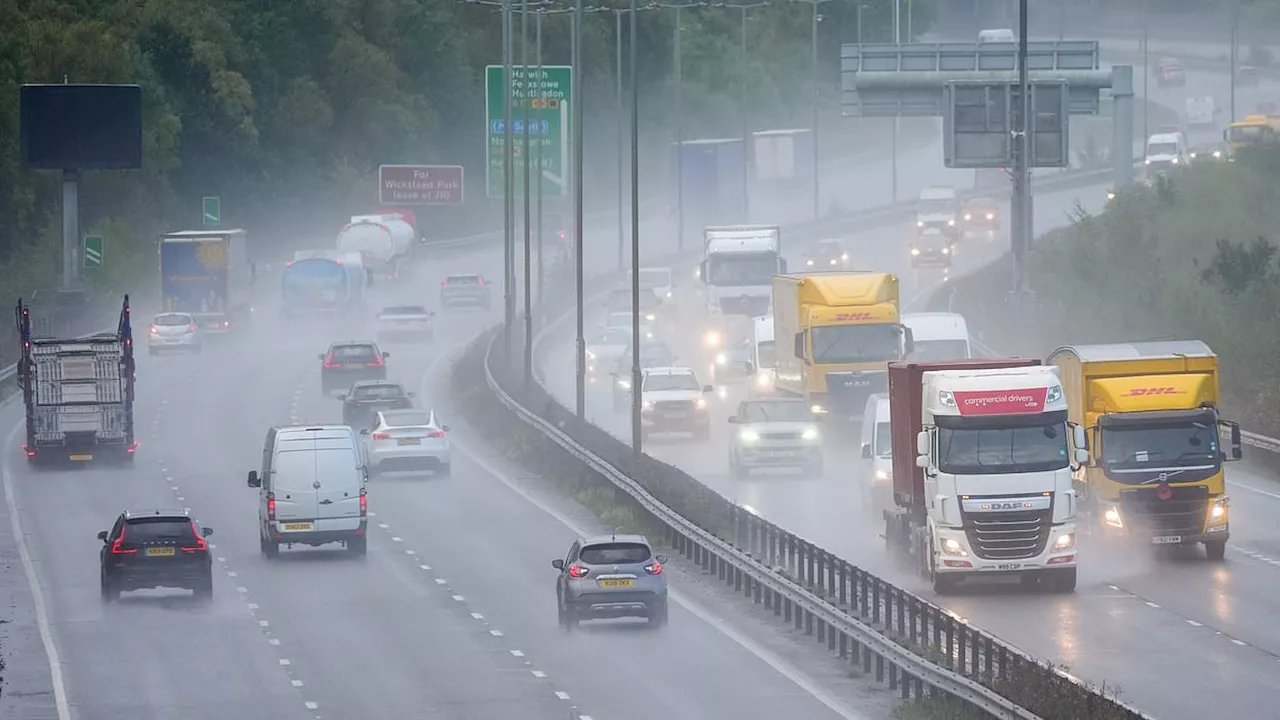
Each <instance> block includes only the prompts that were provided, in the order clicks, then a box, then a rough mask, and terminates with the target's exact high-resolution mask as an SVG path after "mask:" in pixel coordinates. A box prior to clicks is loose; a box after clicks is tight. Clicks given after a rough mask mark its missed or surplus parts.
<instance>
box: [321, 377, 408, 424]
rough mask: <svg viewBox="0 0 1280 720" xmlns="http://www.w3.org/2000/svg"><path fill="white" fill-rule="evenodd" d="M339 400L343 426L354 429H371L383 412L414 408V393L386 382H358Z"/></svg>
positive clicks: (398, 385) (401, 386) (394, 383)
mask: <svg viewBox="0 0 1280 720" xmlns="http://www.w3.org/2000/svg"><path fill="white" fill-rule="evenodd" d="M338 399H339V400H341V401H342V424H343V425H350V426H351V427H354V428H362V427H369V425H371V424H372V423H373V421H375V420H376V419H377V416H378V413H379V412H381V411H383V410H408V409H411V408H412V407H413V393H411V392H409V391H407V390H405V389H404V386H403V385H401V384H400V383H398V382H388V381H386V380H357V381H356V382H354V383H352V384H351V389H349V390H348V391H347V392H345V393H342V394H341V395H339V396H338Z"/></svg>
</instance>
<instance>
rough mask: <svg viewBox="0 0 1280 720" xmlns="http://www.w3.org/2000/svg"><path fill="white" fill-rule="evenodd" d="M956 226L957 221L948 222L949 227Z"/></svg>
mask: <svg viewBox="0 0 1280 720" xmlns="http://www.w3.org/2000/svg"><path fill="white" fill-rule="evenodd" d="M955 224H956V221H955V220H948V221H947V225H948V226H949V227H954V226H955Z"/></svg>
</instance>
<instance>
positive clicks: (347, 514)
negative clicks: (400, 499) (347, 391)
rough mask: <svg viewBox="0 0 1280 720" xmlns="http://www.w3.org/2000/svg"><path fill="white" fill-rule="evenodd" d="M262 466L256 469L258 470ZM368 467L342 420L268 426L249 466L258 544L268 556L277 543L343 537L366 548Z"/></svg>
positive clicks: (360, 551) (352, 548) (351, 547)
mask: <svg viewBox="0 0 1280 720" xmlns="http://www.w3.org/2000/svg"><path fill="white" fill-rule="evenodd" d="M259 472H261V474H259ZM368 479H369V477H368V468H367V467H366V465H365V462H364V458H363V455H362V453H361V452H360V447H359V445H358V444H357V441H356V433H355V430H352V429H351V428H350V427H348V426H346V425H318V426H313V427H304V426H292V427H273V428H270V429H269V430H267V438H266V442H265V448H264V449H263V452H262V469H261V471H258V470H250V471H249V479H248V484H249V487H251V488H257V490H258V542H259V549H260V550H261V552H262V554H263V555H264V556H266V557H267V558H268V559H270V558H274V557H276V556H277V555H279V554H280V546H281V545H285V546H287V547H293V546H294V545H310V546H312V547H315V546H317V545H326V544H329V543H343V544H345V545H346V547H347V552H349V553H351V554H352V555H357V556H363V555H364V554H365V553H366V552H367V551H368V537H369V536H368V532H367V531H368V523H369V517H368V516H369V503H368V500H369V498H368V495H367V493H366V488H365V485H366V483H367V482H368Z"/></svg>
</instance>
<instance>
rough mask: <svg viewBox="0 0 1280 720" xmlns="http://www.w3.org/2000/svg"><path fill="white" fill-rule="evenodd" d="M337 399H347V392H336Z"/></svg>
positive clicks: (343, 400)
mask: <svg viewBox="0 0 1280 720" xmlns="http://www.w3.org/2000/svg"><path fill="white" fill-rule="evenodd" d="M338 400H340V401H342V402H346V401H347V394H346V393H338Z"/></svg>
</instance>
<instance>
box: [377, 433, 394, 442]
mask: <svg viewBox="0 0 1280 720" xmlns="http://www.w3.org/2000/svg"><path fill="white" fill-rule="evenodd" d="M373 439H374V440H390V439H391V433H374V434H373Z"/></svg>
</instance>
